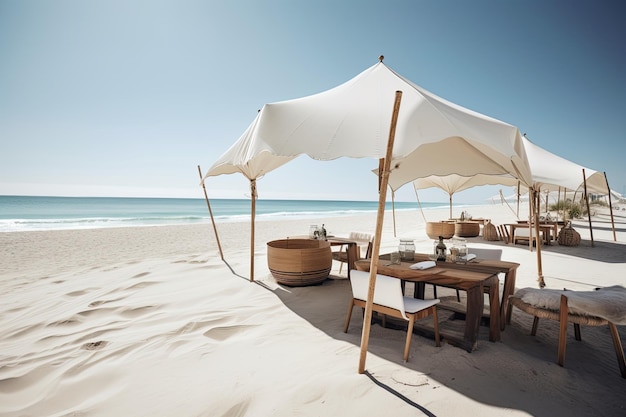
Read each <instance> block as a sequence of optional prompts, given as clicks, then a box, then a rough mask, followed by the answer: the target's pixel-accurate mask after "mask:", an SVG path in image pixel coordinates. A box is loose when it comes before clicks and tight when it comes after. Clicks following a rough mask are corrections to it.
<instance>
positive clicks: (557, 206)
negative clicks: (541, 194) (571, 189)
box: [555, 187, 561, 238]
mask: <svg viewBox="0 0 626 417" xmlns="http://www.w3.org/2000/svg"><path fill="white" fill-rule="evenodd" d="M560 206H561V187H559V192H558V194H557V195H556V221H557V223H558V221H559V211H561V210H560V209H559V207H560ZM557 227H558V226H557ZM555 238H556V236H555Z"/></svg>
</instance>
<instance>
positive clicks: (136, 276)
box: [131, 272, 150, 278]
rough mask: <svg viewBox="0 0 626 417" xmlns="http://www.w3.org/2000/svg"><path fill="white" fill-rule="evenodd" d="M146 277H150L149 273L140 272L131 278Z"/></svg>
mask: <svg viewBox="0 0 626 417" xmlns="http://www.w3.org/2000/svg"><path fill="white" fill-rule="evenodd" d="M146 275H150V272H141V273H139V274H137V275H133V276H132V277H131V278H141V277H145V276H146Z"/></svg>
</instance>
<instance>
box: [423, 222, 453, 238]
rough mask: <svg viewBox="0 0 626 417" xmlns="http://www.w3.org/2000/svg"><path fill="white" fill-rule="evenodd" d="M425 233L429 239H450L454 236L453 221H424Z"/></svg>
mask: <svg viewBox="0 0 626 417" xmlns="http://www.w3.org/2000/svg"><path fill="white" fill-rule="evenodd" d="M426 234H427V235H428V237H429V238H431V239H439V236H441V237H443V238H444V239H450V238H451V237H452V236H454V222H444V221H442V222H428V223H426Z"/></svg>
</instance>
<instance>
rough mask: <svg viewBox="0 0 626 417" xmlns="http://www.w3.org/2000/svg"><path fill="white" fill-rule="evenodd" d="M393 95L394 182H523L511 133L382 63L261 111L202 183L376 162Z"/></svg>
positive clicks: (524, 167) (520, 156)
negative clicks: (323, 163)
mask: <svg viewBox="0 0 626 417" xmlns="http://www.w3.org/2000/svg"><path fill="white" fill-rule="evenodd" d="M396 91H402V92H403V95H402V105H401V108H400V113H399V115H398V122H397V127H396V133H395V142H394V147H393V153H392V162H391V166H392V170H393V172H394V176H395V177H396V178H397V181H398V182H399V183H402V184H406V183H408V182H410V181H412V180H414V179H415V178H418V177H426V176H428V175H449V174H458V175H464V176H470V175H474V174H489V175H503V174H508V175H512V176H514V177H516V178H519V179H521V180H522V181H523V182H528V183H529V182H530V181H531V179H532V178H531V175H530V166H529V164H528V161H527V158H526V153H525V148H524V145H523V137H522V135H521V134H520V132H519V130H518V129H517V128H516V127H515V126H512V125H510V124H507V123H504V122H501V121H499V120H496V119H493V118H490V117H488V116H485V115H482V114H479V113H476V112H473V111H471V110H468V109H465V108H463V107H461V106H458V105H456V104H454V103H451V102H448V101H446V100H444V99H442V98H440V97H437V96H436V95H434V94H432V93H430V92H428V91H426V90H424V89H423V88H421V87H419V86H417V85H415V84H413V83H412V82H411V81H408V80H406V79H405V78H403V77H402V76H400V75H398V74H397V73H395V72H394V71H392V70H391V69H389V68H388V67H387V66H386V65H384V64H383V63H382V61H381V62H378V63H377V64H375V65H373V66H372V67H370V68H368V69H366V70H365V71H363V72H362V73H360V74H359V75H357V76H356V77H354V78H353V79H351V80H349V81H347V82H346V83H344V84H341V85H339V86H337V87H335V88H332V89H330V90H327V91H324V92H321V93H318V94H314V95H311V96H307V97H303V98H298V99H294V100H287V101H282V102H277V103H270V104H265V105H264V106H263V108H262V109H261V110H260V111H259V113H258V114H257V116H256V118H255V119H254V121H253V122H252V123H251V124H250V126H249V127H248V128H247V129H246V131H245V132H244V133H243V135H242V136H241V137H240V138H239V140H238V141H237V142H236V143H235V144H234V145H233V146H232V147H231V148H230V149H229V150H228V151H227V152H226V153H225V154H223V155H222V156H221V157H220V158H219V159H218V160H217V161H216V162H215V163H214V164H213V165H212V166H211V167H210V168H209V170H208V171H207V173H206V174H205V176H204V177H203V181H204V180H205V179H206V178H207V177H210V176H216V175H221V174H231V173H235V172H240V173H242V174H243V175H245V176H246V177H247V178H249V179H256V178H260V177H261V176H263V175H264V174H266V173H267V172H269V171H271V170H272V169H276V168H278V167H279V166H281V165H283V164H285V163H287V162H288V161H290V160H291V159H293V158H296V157H297V156H299V155H303V154H304V155H308V156H309V157H311V158H313V159H317V160H333V159H337V158H340V157H352V158H376V159H380V158H383V157H385V152H386V145H387V139H388V138H387V134H388V129H389V123H390V120H391V115H392V104H393V102H394V94H395V92H396Z"/></svg>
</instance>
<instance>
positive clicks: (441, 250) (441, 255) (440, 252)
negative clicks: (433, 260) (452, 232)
mask: <svg viewBox="0 0 626 417" xmlns="http://www.w3.org/2000/svg"><path fill="white" fill-rule="evenodd" d="M446 249H447V248H446V244H445V243H443V236H439V242H438V243H437V246H435V256H436V257H437V260H438V261H445V260H446Z"/></svg>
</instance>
